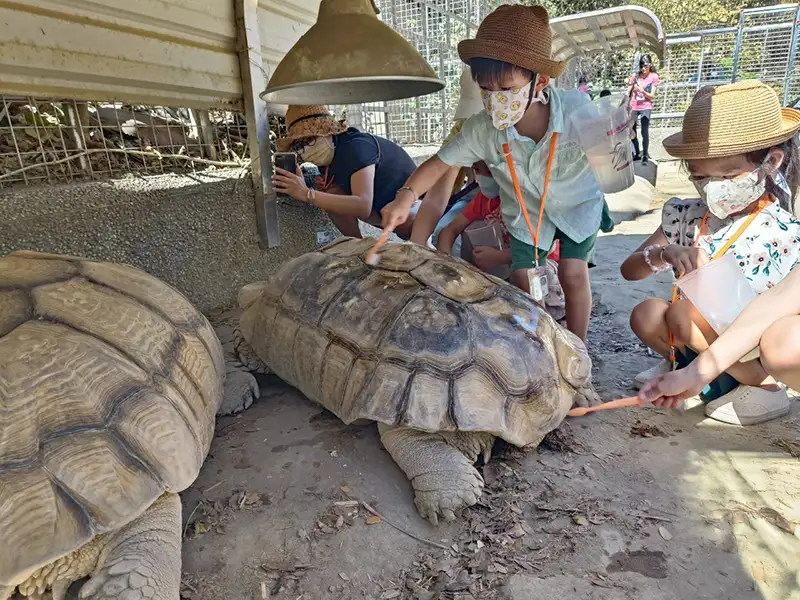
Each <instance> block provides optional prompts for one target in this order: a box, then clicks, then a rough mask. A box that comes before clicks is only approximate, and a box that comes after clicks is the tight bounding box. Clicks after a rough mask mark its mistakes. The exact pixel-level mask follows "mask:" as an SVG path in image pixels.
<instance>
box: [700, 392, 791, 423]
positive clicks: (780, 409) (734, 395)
mask: <svg viewBox="0 0 800 600" xmlns="http://www.w3.org/2000/svg"><path fill="white" fill-rule="evenodd" d="M789 408H790V403H789V395H788V394H787V393H786V390H785V389H780V390H776V391H770V390H765V389H764V388H760V387H754V386H751V385H740V386H739V387H737V388H736V389H735V390H733V391H732V392H728V393H727V394H725V395H724V396H722V397H721V398H717V399H716V400H714V401H713V402H709V403H708V404H706V416H707V417H709V418H711V419H714V420H715V421H721V422H722V423H729V424H731V425H757V424H758V423H764V422H765V421H770V420H772V419H777V418H778V417H782V416H783V415H785V414H788V412H789Z"/></svg>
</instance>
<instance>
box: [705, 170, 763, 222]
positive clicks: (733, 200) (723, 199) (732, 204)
mask: <svg viewBox="0 0 800 600" xmlns="http://www.w3.org/2000/svg"><path fill="white" fill-rule="evenodd" d="M693 183H694V186H695V188H697V193H698V194H700V197H701V198H703V200H705V201H706V204H707V205H708V210H709V211H710V212H711V214H712V215H714V216H715V217H717V218H718V219H724V218H726V217H728V216H729V215H732V214H734V213H737V212H740V211H742V210H744V209H745V208H747V207H748V206H750V205H751V204H752V203H753V202H755V201H756V200H758V199H759V198H761V196H763V195H764V192H766V189H767V182H766V178H765V177H764V176H763V175H762V174H761V169H760V168H759V169H756V170H755V171H753V172H752V173H747V174H746V175H740V176H739V177H734V178H733V179H723V178H720V177H706V178H705V179H700V180H698V181H694V182H693Z"/></svg>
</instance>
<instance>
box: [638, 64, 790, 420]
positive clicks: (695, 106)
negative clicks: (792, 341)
mask: <svg viewBox="0 0 800 600" xmlns="http://www.w3.org/2000/svg"><path fill="white" fill-rule="evenodd" d="M798 131H800V111H797V110H794V109H791V108H783V109H782V108H781V106H780V103H779V101H778V97H777V95H776V94H775V92H774V91H773V90H772V89H771V88H769V87H767V86H766V85H764V84H762V83H761V82H759V81H754V80H750V81H744V82H741V83H735V84H731V85H724V86H720V87H718V88H703V89H701V90H700V91H699V92H698V93H697V94H696V95H695V97H694V99H693V100H692V104H691V105H690V106H689V108H688V110H687V111H686V114H685V116H684V119H683V128H682V131H681V132H680V133H677V134H675V135H672V136H670V137H668V138H667V139H666V140H664V148H665V149H666V150H667V152H669V153H670V154H671V155H672V156H675V157H677V158H680V159H683V160H685V161H686V166H687V168H688V171H689V173H690V179H691V181H692V182H693V183H694V185H695V187H696V188H697V192H698V194H699V197H698V198H689V199H679V198H673V199H671V200H669V201H668V202H667V203H666V204H665V205H664V208H663V212H662V220H661V227H659V228H658V230H656V231H655V232H654V233H653V234H652V235H651V236H650V237H649V238H648V239H647V240H646V241H645V242H644V243H643V244H642V245H641V246H640V247H639V248H638V249H637V250H636V252H634V253H633V254H632V255H631V256H629V257H628V258H627V259H626V260H625V262H624V263H623V264H622V275H623V277H625V279H627V280H631V281H632V280H639V279H644V278H645V277H648V276H650V275H652V274H654V273H657V272H659V271H665V270H672V271H673V272H674V273H675V275H676V276H678V277H680V276H683V275H685V274H686V273H688V272H691V271H694V270H696V269H698V268H700V267H702V266H703V265H705V264H707V263H708V262H709V261H710V260H713V259H715V258H719V257H720V256H722V255H724V254H732V255H733V256H734V258H735V260H736V261H737V263H738V265H739V267H740V268H741V270H742V273H743V274H744V276H745V277H746V278H747V280H748V282H749V283H750V286H751V288H752V289H753V291H754V292H756V293H757V294H761V293H763V292H766V291H767V290H769V289H770V288H772V287H774V286H776V285H778V284H779V283H780V282H781V281H782V280H783V279H784V278H785V277H786V276H787V275H789V273H790V272H791V271H792V269H794V268H795V266H796V265H797V264H798V262H800V221H798V220H796V219H795V218H794V217H793V216H792V213H791V212H790V211H791V210H792V207H793V203H794V201H795V200H796V198H797V195H798V187H800V151H799V150H798V144H797V140H796V139H795V135H796V134H797V133H798ZM631 327H632V328H633V331H634V333H636V335H637V336H639V338H640V339H641V340H642V341H643V342H645V343H646V344H647V345H648V346H650V347H651V348H652V349H653V350H655V351H656V352H658V353H659V354H661V355H662V356H664V357H665V358H667V357H671V356H672V355H673V353H672V350H671V349H672V348H674V349H676V350H677V352H675V354H674V356H675V358H676V363H677V365H678V366H680V367H685V366H687V365H688V364H690V363H691V362H692V361H693V360H694V359H695V357H696V356H697V353H698V352H703V351H705V350H706V349H707V348H708V346H709V344H710V343H712V342H713V341H714V340H715V339H716V338H717V333H715V332H714V330H713V329H712V328H711V327H710V326H709V324H708V323H707V322H706V321H705V319H704V318H703V317H702V316H701V315H700V313H699V312H698V311H697V309H696V308H695V307H694V306H693V305H692V304H691V303H690V302H689V301H688V300H687V299H677V300H676V301H675V302H672V303H670V302H667V301H665V300H662V299H660V298H650V299H648V300H645V301H644V302H642V303H640V304H639V305H638V306H636V307H635V308H634V310H633V313H632V314H631ZM754 347H755V344H754V345H753V346H751V347H748V348H747V349H746V350H745V351H744V352H743V353H742V354H740V355H737V356H736V357H735V358H734V359H733V360H732V361H730V363H733V362H734V361H736V360H738V359H740V358H742V356H743V355H744V354H746V353H747V352H749V351H750V350H753V348H754ZM764 360H765V357H764V356H762V357H761V359H759V358H755V359H753V360H747V361H744V362H736V363H735V364H730V363H729V365H730V366H727V368H726V370H725V373H723V374H722V375H720V376H719V377H717V378H716V379H715V380H714V381H713V382H711V385H709V386H707V387H706V388H705V389H704V390H703V394H701V399H703V400H704V401H706V402H707V404H706V407H705V411H706V415H707V416H709V417H711V418H713V419H717V420H719V421H723V422H726V423H733V424H738V425H751V424H755V423H761V422H763V421H767V420H769V419H773V418H776V417H779V416H781V415H784V414H786V413H787V412H788V411H789V399H788V396H787V394H786V390H785V389H784V388H783V387H782V386H781V385H779V384H778V383H777V382H776V380H775V379H774V378H773V377H772V376H770V374H769V368H768V366H767V365H766V364H765V362H764ZM667 369H668V367H667ZM667 369H664V370H667ZM653 375H654V376H655V374H653ZM654 389H655V390H657V389H658V384H648V385H646V390H647V391H646V392H645V395H647V396H648V397H651V396H652V395H653V393H654V392H653V390H654ZM656 394H657V392H656ZM656 397H657V396H656ZM681 404H682V403H681ZM670 405H672V403H670Z"/></svg>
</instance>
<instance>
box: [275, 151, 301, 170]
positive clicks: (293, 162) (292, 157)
mask: <svg viewBox="0 0 800 600" xmlns="http://www.w3.org/2000/svg"><path fill="white" fill-rule="evenodd" d="M275 166H276V167H278V168H280V169H283V170H284V171H289V173H292V174H293V175H294V174H295V173H297V154H295V153H294V152H276V153H275Z"/></svg>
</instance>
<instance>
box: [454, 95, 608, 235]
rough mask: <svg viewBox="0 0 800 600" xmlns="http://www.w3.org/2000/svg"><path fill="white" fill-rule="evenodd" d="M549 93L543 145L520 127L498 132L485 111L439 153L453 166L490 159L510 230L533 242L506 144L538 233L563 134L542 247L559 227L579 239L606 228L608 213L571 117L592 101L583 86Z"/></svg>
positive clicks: (467, 121)
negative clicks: (602, 226) (546, 181)
mask: <svg viewBox="0 0 800 600" xmlns="http://www.w3.org/2000/svg"><path fill="white" fill-rule="evenodd" d="M549 93H550V125H549V127H548V129H547V133H546V134H545V136H544V138H542V140H541V141H540V142H539V143H538V144H537V143H536V142H534V141H533V140H532V139H530V138H527V137H524V136H522V135H520V134H519V133H518V132H517V130H516V129H514V128H509V129H508V130H505V131H498V130H497V129H495V127H494V126H493V125H492V119H491V117H490V116H489V115H488V114H487V113H486V112H485V111H484V112H481V113H478V114H477V115H474V116H472V117H470V118H469V119H467V120H466V121H465V122H464V124H463V125H462V127H461V131H460V132H459V134H458V135H456V136H455V137H454V138H453V139H452V140H451V141H450V143H448V144H446V145H445V146H444V147H443V148H442V149H441V150H439V153H438V156H439V159H440V160H442V162H444V163H446V164H448V165H451V166H463V167H465V166H471V165H472V164H473V163H476V162H478V161H480V160H482V161H484V162H485V163H486V165H487V166H488V167H489V170H490V171H491V172H492V176H493V177H494V178H495V180H496V181H497V183H498V184H499V185H500V212H501V213H502V215H503V221H504V223H505V225H506V227H507V228H508V231H509V233H511V235H513V236H514V237H515V238H517V239H518V240H520V241H522V242H526V243H528V244H532V243H533V239H532V237H531V234H530V230H529V229H528V225H527V223H526V222H525V217H524V216H523V215H522V210H521V209H520V207H519V202H517V196H516V194H515V193H514V184H513V183H512V181H511V174H510V172H509V169H508V164H507V163H506V158H505V155H504V154H503V143H504V142H506V141H508V145H509V148H510V149H511V156H512V158H513V159H514V167H515V169H516V171H517V178H518V179H519V185H520V189H521V190H522V196H523V199H524V201H525V205H526V207H527V209H528V215H529V216H530V218H531V222H532V224H533V227H534V231H535V228H536V222H537V220H538V217H539V205H540V201H541V198H542V188H543V187H544V175H545V171H546V170H547V156H548V154H549V152H550V140H551V138H552V136H553V132H558V141H557V143H556V150H555V156H554V157H553V168H552V172H551V174H550V185H549V188H548V190H547V201H546V203H545V208H544V217H543V218H542V229H541V232H540V233H539V247H540V248H544V249H549V248H550V247H551V246H552V245H553V238H554V236H555V232H556V229H559V230H560V231H562V232H563V233H565V234H566V235H567V237H569V238H570V239H571V240H572V241H574V242H576V243H581V242H582V241H584V240H585V239H587V238H588V237H590V236H592V235H594V234H595V233H597V231H598V230H599V229H600V218H601V216H602V211H603V193H602V192H601V191H600V187H599V186H598V184H597V180H596V179H595V177H594V174H593V173H592V170H591V168H590V167H589V161H588V160H587V158H586V154H585V153H584V151H583V148H582V147H581V146H580V144H579V143H578V140H577V135H575V133H574V131H572V125H571V123H570V119H569V115H570V113H571V112H572V111H573V110H575V109H576V108H578V107H579V106H581V105H583V104H586V103H587V102H590V100H589V97H588V96H587V95H586V94H584V93H583V92H581V91H579V90H562V89H558V88H552V87H551V88H549Z"/></svg>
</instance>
